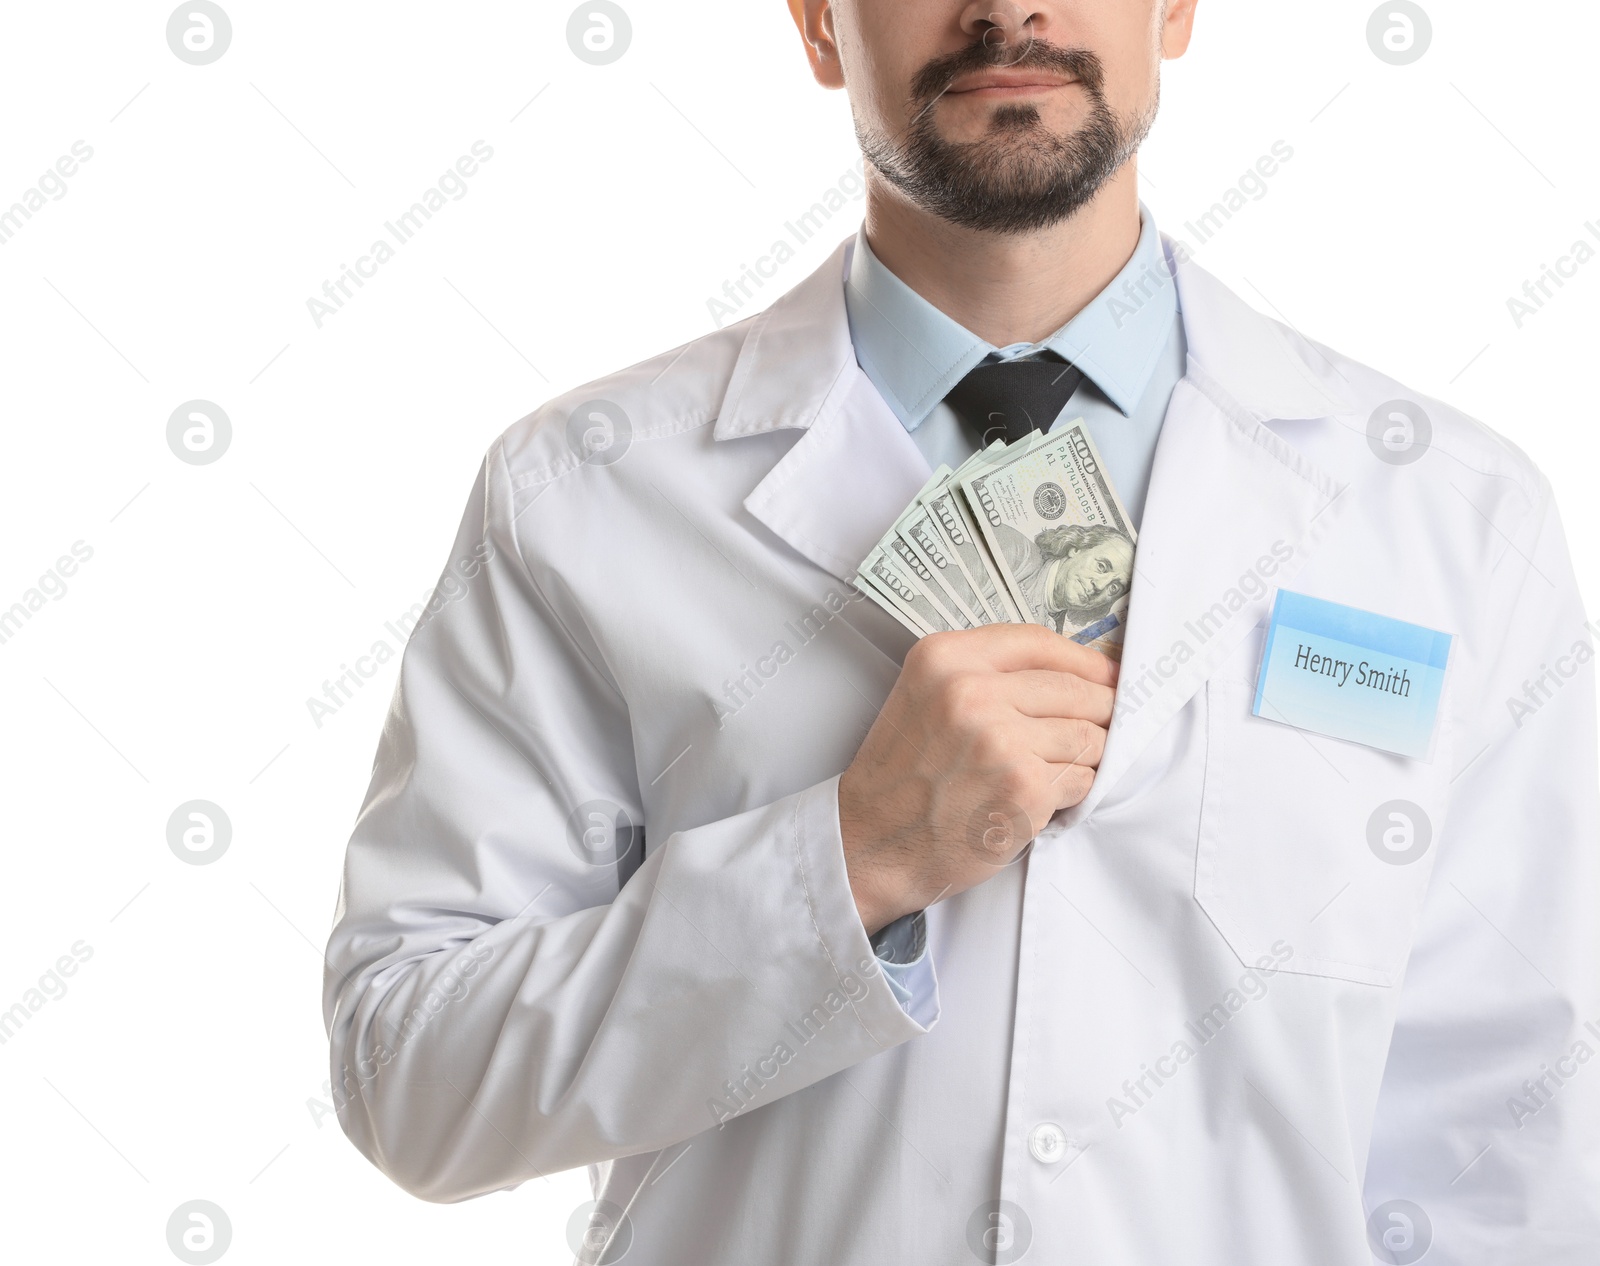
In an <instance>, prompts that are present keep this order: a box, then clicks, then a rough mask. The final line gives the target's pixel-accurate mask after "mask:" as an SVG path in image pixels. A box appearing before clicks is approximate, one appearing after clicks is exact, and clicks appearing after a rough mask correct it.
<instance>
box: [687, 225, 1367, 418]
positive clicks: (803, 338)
mask: <svg viewBox="0 0 1600 1266" xmlns="http://www.w3.org/2000/svg"><path fill="white" fill-rule="evenodd" d="M1161 240H1162V249H1163V253H1164V255H1165V257H1166V260H1167V265H1168V268H1169V270H1170V271H1171V273H1172V275H1173V277H1174V279H1175V282H1176V285H1177V291H1178V306H1179V309H1180V311H1181V312H1182V314H1183V321H1184V336H1185V338H1186V339H1187V341H1188V348H1189V359H1190V361H1191V362H1193V363H1197V364H1199V365H1200V366H1201V367H1202V368H1204V369H1205V371H1206V373H1207V374H1208V375H1209V376H1210V378H1211V380H1212V381H1213V382H1214V383H1215V384H1216V385H1217V386H1219V387H1220V388H1221V389H1222V390H1223V391H1225V392H1227V393H1228V395H1229V396H1231V397H1232V399H1233V400H1234V401H1235V402H1237V403H1238V405H1239V406H1240V407H1242V408H1243V409H1244V410H1245V411H1246V412H1247V413H1249V414H1251V415H1252V416H1253V417H1255V418H1256V419H1257V420H1258V421H1271V420H1280V421H1287V420H1290V419H1303V418H1321V417H1330V416H1335V415H1339V414H1343V413H1347V412H1350V411H1352V407H1353V406H1352V405H1351V403H1350V397H1349V393H1348V385H1347V384H1346V383H1345V382H1344V381H1343V380H1342V379H1341V378H1340V377H1339V375H1338V372H1337V371H1336V370H1335V369H1334V367H1333V365H1332V363H1331V362H1330V361H1329V360H1328V359H1327V358H1326V357H1324V356H1323V355H1322V354H1321V353H1320V352H1319V351H1318V350H1317V349H1316V348H1315V347H1314V346H1313V345H1311V344H1310V343H1309V342H1308V341H1306V340H1304V339H1300V338H1296V337H1294V336H1293V335H1291V334H1290V333H1288V332H1287V331H1286V330H1284V329H1283V327H1281V326H1279V325H1277V324H1276V323H1275V322H1273V321H1271V320H1269V319H1268V318H1266V317H1264V316H1262V315H1261V314H1260V313H1258V312H1256V311H1255V310H1254V309H1253V308H1251V307H1250V306H1249V305H1247V304H1246V303H1244V301H1243V300H1241V299H1240V298H1239V297H1238V296H1237V295H1235V294H1234V293H1233V292H1232V291H1231V290H1229V289H1228V288H1227V287H1226V286H1224V285H1223V284H1222V283H1221V282H1220V281H1218V280H1217V279H1216V278H1215V277H1213V276H1212V275H1211V274H1210V273H1208V272H1206V271H1205V270H1204V269H1203V268H1201V267H1200V266H1199V265H1198V264H1196V263H1194V261H1193V260H1192V259H1191V258H1189V257H1188V253H1187V252H1186V251H1185V250H1184V248H1183V247H1182V245H1181V244H1179V243H1176V242H1174V241H1173V240H1172V239H1171V238H1169V237H1167V236H1166V235H1165V234H1163V235H1162V239H1161ZM854 243H855V236H854V235H851V236H850V237H848V238H846V239H844V241H842V242H840V243H839V245H838V247H836V248H835V250H834V251H833V253H832V254H831V255H829V257H828V258H827V260H826V261H825V262H824V263H823V264H822V266H821V267H819V268H818V269H817V270H816V271H815V272H813V273H812V274H811V275H810V276H809V277H807V278H806V279H805V280H804V281H802V282H800V284H799V285H797V286H795V287H794V288H793V289H792V290H790V291H788V292H787V293H786V294H784V295H783V296H782V297H781V298H779V299H778V300H777V301H776V302H774V303H773V304H772V306H771V307H769V308H767V309H766V311H764V312H762V313H761V314H759V315H758V316H756V317H754V318H752V320H751V323H750V327H749V330H748V332H747V333H746V335H745V340H744V344H743V347H742V348H741V350H740V353H739V357H738V360H737V362H736V363H735V365H734V369H733V373H732V375H731V377H730V378H729V381H728V389H727V392H726V394H725V396H724V399H723V404H722V409H721V412H720V414H719V416H718V418H717V425H716V431H715V435H716V438H717V439H719V440H725V439H730V438H732V437H735V436H741V435H759V434H762V433H764V432H768V431H774V430H782V429H802V430H803V429H806V428H809V427H810V426H811V425H812V424H813V423H814V422H816V421H817V420H818V419H819V418H820V417H822V416H823V414H824V412H825V410H827V409H831V408H833V407H835V406H837V405H838V403H839V402H840V401H841V400H842V399H843V397H844V396H845V395H847V394H851V393H853V391H854V389H855V384H854V383H853V382H851V381H850V379H852V378H853V377H854V376H857V375H859V376H862V377H864V376H865V375H864V374H863V373H862V370H861V368H860V366H859V365H857V364H856V358H855V349H854V347H853V346H852V345H851V342H850V326H849V321H848V319H847V317H846V314H845V303H844V282H845V278H846V276H847V275H848V273H849V267H850V254H851V248H852V246H853V245H854ZM874 394H876V392H875V391H874Z"/></svg>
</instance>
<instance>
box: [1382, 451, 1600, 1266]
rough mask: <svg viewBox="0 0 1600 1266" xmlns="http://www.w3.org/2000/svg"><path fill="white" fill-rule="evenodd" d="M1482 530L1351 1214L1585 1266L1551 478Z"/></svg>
mask: <svg viewBox="0 0 1600 1266" xmlns="http://www.w3.org/2000/svg"><path fill="white" fill-rule="evenodd" d="M1525 504H1526V503H1525ZM1487 530H1488V529H1485V531H1487ZM1494 530H1495V532H1496V533H1504V538H1503V540H1504V544H1503V550H1502V552H1501V554H1500V556H1499V560H1498V562H1497V563H1496V564H1495V566H1494V569H1493V575H1492V576H1491V577H1490V578H1489V582H1488V587H1487V591H1486V592H1485V593H1484V595H1483V596H1484V598H1485V601H1484V603H1483V607H1482V609H1483V611H1484V613H1485V614H1484V618H1483V621H1482V623H1481V624H1480V626H1479V627H1478V628H1476V629H1472V630H1466V631H1465V632H1466V634H1467V640H1466V642H1465V643H1464V644H1461V645H1459V646H1458V651H1459V653H1461V655H1462V660H1461V667H1462V669H1463V670H1464V671H1463V677H1462V680H1460V681H1459V682H1458V683H1457V688H1458V689H1459V690H1460V691H1461V695H1460V699H1461V702H1459V703H1458V704H1457V705H1456V715H1457V716H1458V717H1460V718H1461V723H1460V735H1459V738H1458V740H1457V742H1456V743H1455V750H1454V753H1453V754H1452V759H1451V768H1450V770H1449V771H1448V772H1449V774H1450V775H1451V777H1452V780H1453V781H1452V787H1451V795H1450V803H1449V806H1448V810H1447V813H1446V817H1445V821H1444V822H1443V823H1442V826H1441V824H1435V826H1436V829H1437V830H1438V834H1437V837H1436V841H1437V847H1438V849H1439V853H1438V856H1437V858H1436V862H1435V872H1434V874H1433V876H1432V878H1431V882H1430V886H1429V892H1428V896H1427V899H1426V903H1425V906H1424V910H1423V914H1422V919H1421V923H1420V927H1419V932H1418V935H1417V938H1416V941H1415V944H1414V947H1413V950H1412V954H1411V959H1410V963H1409V966H1408V969H1407V973H1406V978H1405V981H1404V983H1403V986H1402V992H1401V995H1400V997H1399V999H1398V1014H1397V1021H1396V1026H1395V1029H1394V1033H1393V1038H1392V1042H1391V1046H1390V1052H1389V1058H1388V1063H1387V1066H1386V1072H1385V1078H1384V1084H1383V1087H1382V1091H1381V1094H1380V1098H1379V1105H1378V1111H1377V1114H1376V1119H1375V1126H1374V1134H1373V1139H1372V1146H1371V1152H1370V1158H1369V1164H1368V1169H1367V1179H1366V1192H1365V1194H1366V1209H1367V1212H1368V1214H1369V1216H1373V1217H1376V1218H1377V1220H1378V1222H1379V1223H1380V1225H1379V1227H1378V1231H1379V1234H1380V1237H1381V1233H1382V1232H1383V1231H1384V1230H1387V1231H1388V1232H1389V1233H1390V1235H1391V1236H1393V1237H1396V1238H1395V1239H1394V1240H1393V1244H1394V1245H1395V1246H1396V1254H1395V1255H1392V1256H1391V1257H1389V1258H1386V1257H1384V1256H1383V1255H1382V1254H1379V1256H1378V1260H1395V1261H1412V1260H1415V1258H1414V1257H1412V1256H1407V1255H1406V1253H1407V1252H1410V1251H1414V1250H1412V1249H1408V1248H1406V1242H1407V1238H1408V1236H1410V1237H1412V1238H1413V1240H1415V1237H1417V1236H1420V1235H1422V1234H1426V1235H1427V1237H1428V1238H1429V1239H1430V1240H1431V1248H1429V1249H1428V1257H1427V1261H1428V1262H1429V1263H1430V1266H1432V1264H1435V1263H1436V1264H1437V1266H1498V1264H1500V1263H1512V1262H1516V1263H1523V1262H1526V1263H1530V1264H1531V1263H1538V1266H1580V1263H1581V1264H1591V1263H1593V1262H1595V1261H1596V1260H1600V939H1597V930H1600V803H1597V792H1596V748H1595V681H1594V677H1595V674H1594V650H1593V648H1594V641H1595V639H1594V632H1593V626H1592V625H1590V624H1589V623H1588V622H1587V620H1586V618H1585V615H1584V612H1583V607H1582V602H1581V599H1580V597H1579V594H1578V590H1577V585H1576V583H1575V580H1574V577H1573V572H1572V566H1571V563H1570V561H1569V558H1568V554H1567V548H1566V544H1565V541H1564V538H1563V534H1562V530H1561V525H1560V521H1559V519H1558V518H1557V515H1556V512H1555V509H1554V506H1553V504H1552V501H1551V498H1550V494H1549V488H1548V484H1546V483H1544V482H1543V481H1542V480H1541V481H1540V491H1539V499H1538V502H1537V504H1536V505H1535V507H1534V508H1533V509H1532V510H1531V511H1530V512H1527V513H1526V514H1525V515H1524V516H1523V517H1522V521H1521V522H1520V523H1518V524H1506V523H1503V522H1501V521H1500V519H1499V516H1496V519H1495V521H1494ZM1392 1200H1405V1201H1409V1202H1410V1203H1411V1204H1412V1205H1414V1206H1416V1207H1417V1208H1420V1209H1421V1210H1422V1212H1423V1214H1424V1216H1425V1217H1426V1219H1427V1222H1426V1227H1425V1228H1424V1227H1423V1226H1422V1225H1421V1224H1420V1222H1419V1220H1418V1219H1417V1218H1416V1217H1415V1213H1414V1211H1411V1210H1407V1209H1401V1210H1400V1218H1399V1219H1398V1220H1397V1219H1396V1218H1395V1217H1393V1216H1391V1215H1392V1210H1391V1209H1386V1208H1384V1206H1385V1205H1386V1202H1389V1201H1392ZM1369 1225H1370V1224H1369ZM1408 1225H1412V1226H1413V1229H1412V1230H1409V1231H1408V1230H1407V1226H1408Z"/></svg>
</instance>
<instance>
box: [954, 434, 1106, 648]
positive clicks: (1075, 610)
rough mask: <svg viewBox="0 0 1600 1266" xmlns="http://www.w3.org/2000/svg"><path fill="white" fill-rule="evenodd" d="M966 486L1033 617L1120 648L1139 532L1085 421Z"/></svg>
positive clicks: (974, 476) (998, 562)
mask: <svg viewBox="0 0 1600 1266" xmlns="http://www.w3.org/2000/svg"><path fill="white" fill-rule="evenodd" d="M961 489H962V492H963V493H964V495H965V496H966V499H967V505H968V506H969V508H970V509H971V511H972V514H973V517H974V518H975V519H976V520H977V524H978V530H979V531H980V532H981V533H982V535H983V538H984V541H985V543H986V544H987V545H988V550H989V557H990V559H991V560H992V562H993V564H994V566H995V567H996V569H997V570H998V571H999V573H1000V578H1001V579H1002V580H1003V581H1004V582H1005V585H1006V588H1007V589H1008V591H1009V592H1010V594H1011V597H1012V600H1013V601H1014V602H1015V603H1016V604H1017V606H1018V607H1019V608H1020V609H1021V610H1022V611H1023V612H1024V613H1025V614H1026V616H1027V618H1028V619H1029V620H1031V621H1033V622H1034V623H1036V624H1042V625H1044V626H1045V627H1047V628H1052V629H1055V630H1056V632H1058V633H1061V634H1063V635H1065V636H1067V637H1070V638H1072V639H1073V640H1074V641H1079V642H1083V643H1084V644H1086V645H1094V646H1096V647H1097V648H1098V649H1101V650H1106V649H1107V648H1108V647H1120V645H1121V642H1122V633H1123V629H1124V626H1125V624H1126V616H1127V609H1128V593H1129V590H1130V589H1131V588H1132V586H1133V556H1134V547H1135V544H1136V541H1137V536H1136V534H1135V532H1134V529H1133V524H1132V522H1131V521H1130V520H1129V518H1128V512H1127V509H1126V508H1125V507H1124V506H1123V504H1122V500H1121V498H1119V497H1118V496H1117V492H1116V489H1115V488H1113V487H1112V485H1111V479H1110V476H1109V475H1107V473H1106V469H1105V463H1104V461H1103V460H1102V459H1101V457H1100V453H1099V451H1098V450H1097V449H1096V448H1095V444H1094V440H1093V438H1092V437H1091V436H1090V434H1089V429H1088V427H1087V426H1086V425H1085V424H1084V423H1083V422H1082V421H1081V420H1080V421H1078V422H1074V423H1070V424H1067V425H1065V426H1058V427H1057V428H1056V429H1055V430H1054V431H1052V432H1051V434H1050V435H1049V436H1047V437H1045V438H1044V439H1043V440H1042V441H1037V442H1034V443H1032V444H1030V445H1029V446H1028V448H1027V449H1026V450H1025V451H1023V452H1021V453H1018V454H1016V455H1015V456H1013V455H1011V454H1010V453H1009V452H1008V453H1007V454H1006V455H1005V456H1004V457H1003V458H1002V459H1001V460H999V461H998V462H996V463H993V464H990V465H987V466H985V467H983V468H982V469H979V470H976V471H975V472H973V473H971V474H969V475H967V476H966V477H965V478H963V479H962V480H961ZM1107 653H1110V652H1109V651H1108V652H1107Z"/></svg>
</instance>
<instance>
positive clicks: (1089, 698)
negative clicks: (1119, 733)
mask: <svg viewBox="0 0 1600 1266" xmlns="http://www.w3.org/2000/svg"><path fill="white" fill-rule="evenodd" d="M1078 649H1079V650H1082V649H1083V648H1082V647H1079V648H1078ZM1089 654H1091V655H1095V654H1096V653H1095V652H1094V651H1090V652H1089ZM1096 657H1097V658H1104V657H1103V656H1096ZM1107 662H1108V663H1109V662H1110V661H1109V660H1108V661H1107ZM994 691H995V698H996V700H997V701H1004V702H1006V703H1009V704H1010V705H1011V707H1012V708H1014V709H1015V710H1016V711H1018V712H1020V713H1021V714H1022V715H1023V716H1025V717H1069V718H1073V719H1077V720H1083V721H1093V722H1094V723H1095V724H1096V725H1099V726H1109V725H1110V724H1111V713H1112V709H1113V708H1114V707H1115V705H1116V702H1117V692H1116V691H1115V690H1114V689H1112V688H1111V687H1110V686H1107V685H1104V684H1102V683H1100V682H1095V681H1088V680H1086V679H1084V678H1082V677H1079V676H1077V675H1076V674H1073V673H1062V672H1052V671H1050V670H1049V669H1044V668H1026V669H1023V670H1021V671H1019V672H1011V673H997V674H995V677H994Z"/></svg>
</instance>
